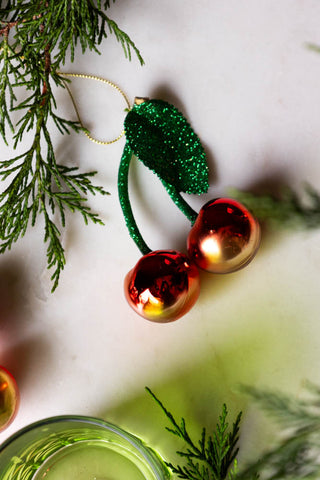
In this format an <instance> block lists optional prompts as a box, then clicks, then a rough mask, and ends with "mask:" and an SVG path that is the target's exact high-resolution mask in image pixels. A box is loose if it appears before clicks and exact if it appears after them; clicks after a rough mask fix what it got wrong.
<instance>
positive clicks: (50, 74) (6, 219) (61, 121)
mask: <svg viewBox="0 0 320 480" xmlns="http://www.w3.org/2000/svg"><path fill="white" fill-rule="evenodd" d="M2 4H3V2H2ZM110 4H111V1H109V0H105V1H101V0H55V1H54V2H53V1H52V0H33V1H27V0H7V1H6V3H5V6H2V5H1V7H0V18H1V20H0V37H2V39H1V42H0V62H1V64H2V70H1V72H0V134H1V135H2V137H3V139H4V140H5V142H7V138H6V130H7V129H8V127H9V128H10V129H11V131H13V130H14V127H13V123H12V118H11V113H12V112H18V113H20V114H21V116H20V119H19V121H18V122H17V124H16V127H15V131H13V148H14V149H15V148H16V147H17V145H18V144H19V143H20V142H21V141H23V139H24V137H25V134H26V133H27V132H32V133H33V135H34V137H33V141H32V144H31V146H30V147H29V148H27V150H26V151H25V152H24V153H23V154H20V155H17V156H15V157H13V158H11V159H9V160H5V161H3V162H1V163H0V179H2V180H6V181H7V186H6V188H5V189H4V191H3V192H2V193H0V240H1V244H0V253H4V252H5V251H6V250H7V249H10V248H11V247H12V245H13V243H14V242H16V241H17V240H18V239H19V238H21V237H22V236H23V235H24V234H25V232H26V230H27V228H28V225H31V226H34V225H35V223H36V220H37V217H38V216H39V215H42V216H43V217H44V222H45V233H44V240H45V242H46V243H47V261H48V268H50V269H53V275H52V280H53V290H54V289H55V288H56V286H57V284H58V281H59V277H60V273H61V271H62V269H63V268H64V265H65V256H64V250H63V247H62V245H61V241H60V237H61V234H60V230H59V228H58V227H57V225H56V224H55V222H54V219H53V215H54V214H55V212H58V214H59V216H60V221H61V225H62V227H64V226H65V222H66V215H65V212H66V210H69V211H71V212H76V211H77V212H79V213H80V214H81V215H82V217H83V219H84V221H85V223H88V222H89V221H92V222H94V223H97V224H102V221H101V220H100V219H99V217H98V215H97V214H95V213H93V212H92V211H91V209H90V207H89V206H88V205H87V204H86V202H87V195H88V194H93V195H95V194H96V193H99V194H103V195H104V194H106V192H105V191H104V189H103V188H102V187H98V186H95V185H93V184H92V177H93V176H94V175H95V172H87V173H79V172H78V171H77V170H78V169H77V167H72V168H70V167H67V166H65V165H59V164H58V163H57V160H56V157H55V153H54V147H53V145H52V141H51V135H50V132H49V130H48V125H49V121H50V120H51V121H52V122H53V124H54V125H55V127H56V128H57V129H58V130H59V131H60V133H61V134H66V133H67V134H69V133H70V132H71V131H75V132H79V131H80V130H83V128H82V127H81V125H80V124H79V123H78V122H74V121H71V120H69V119H65V118H62V117H61V116H59V115H58V114H57V112H56V107H57V105H56V101H55V97H54V95H53V92H52V88H51V83H53V84H55V85H56V86H57V87H63V88H65V85H64V82H63V81H62V80H61V77H60V76H59V74H58V73H57V72H58V71H59V70H60V66H61V64H63V63H64V62H65V61H66V59H67V57H68V56H69V58H70V59H71V61H73V60H74V56H75V51H76V47H77V45H78V44H80V46H81V50H82V53H85V51H86V50H87V49H89V50H93V51H95V52H97V53H99V51H98V46H99V45H100V44H101V42H102V40H103V39H104V38H105V37H107V35H108V34H109V33H112V34H114V35H115V36H116V38H117V40H118V41H119V42H120V44H121V45H122V47H123V49H124V51H125V54H126V56H127V57H128V58H131V50H133V51H134V52H135V53H136V55H137V56H138V59H139V61H140V63H141V64H142V63H143V60H142V58H141V55H140V52H139V50H138V49H137V48H136V46H135V45H134V43H133V42H132V40H131V39H130V38H129V37H128V36H127V35H126V34H125V33H124V32H123V31H122V30H121V29H120V28H119V27H118V25H117V24H116V23H115V22H113V21H112V20H111V19H109V17H107V16H106V14H105V13H104V11H103V9H107V8H109V7H110ZM107 28H108V29H109V31H108V32H107ZM21 87H22V88H23V89H24V90H25V92H26V98H24V99H23V100H21V101H19V102H18V101H17V99H16V96H15V89H16V88H21Z"/></svg>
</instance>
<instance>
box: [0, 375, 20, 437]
mask: <svg viewBox="0 0 320 480" xmlns="http://www.w3.org/2000/svg"><path fill="white" fill-rule="evenodd" d="M18 406H19V391H18V387H17V383H16V381H15V379H14V378H13V376H12V375H11V373H10V372H8V370H6V369H5V368H4V367H0V431H2V430H4V429H5V428H7V427H8V426H9V425H10V423H11V422H12V421H13V419H14V417H15V416H16V413H17V410H18Z"/></svg>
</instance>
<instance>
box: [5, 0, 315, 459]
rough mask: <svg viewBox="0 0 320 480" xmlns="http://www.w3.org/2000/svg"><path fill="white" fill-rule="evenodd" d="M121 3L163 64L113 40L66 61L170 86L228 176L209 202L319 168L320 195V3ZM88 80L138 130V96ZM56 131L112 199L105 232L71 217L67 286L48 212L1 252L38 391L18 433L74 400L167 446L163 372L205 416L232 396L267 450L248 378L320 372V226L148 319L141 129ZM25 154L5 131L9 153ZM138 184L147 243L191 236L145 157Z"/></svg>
mask: <svg viewBox="0 0 320 480" xmlns="http://www.w3.org/2000/svg"><path fill="white" fill-rule="evenodd" d="M109 14H110V16H111V18H113V19H114V20H116V21H117V22H118V23H119V25H120V26H121V27H122V28H123V29H124V30H125V31H126V32H127V33H128V34H130V36H131V37H132V38H133V39H134V40H135V42H136V44H137V45H138V46H139V48H140V49H141V52H142V55H143V57H144V59H145V62H146V64H145V66H143V67H141V66H140V65H139V63H138V61H137V60H136V59H135V58H133V60H132V62H131V63H130V62H128V61H127V60H125V58H124V57H123V55H122V52H121V47H120V46H119V45H118V44H117V42H116V41H115V39H114V38H113V37H112V36H110V37H109V38H108V39H107V40H106V41H105V43H104V44H103V46H102V47H101V51H102V55H101V56H97V55H96V54H93V53H88V54H86V55H81V53H80V51H78V52H77V55H76V60H75V62H74V64H73V65H68V66H66V70H68V71H72V72H81V73H87V74H95V75H99V76H102V77H105V78H108V79H110V80H112V81H114V82H115V83H117V84H118V85H119V86H121V88H122V89H123V90H124V91H125V92H126V93H127V95H128V96H129V98H130V99H133V98H134V97H135V96H148V97H155V98H162V99H164V100H167V101H170V102H172V103H174V104H175V105H176V106H177V107H179V108H180V109H181V110H182V111H183V112H184V113H185V115H186V116H187V118H188V119H189V121H190V122H191V123H192V126H193V128H194V130H195V131H196V132H197V133H198V135H199V136H200V138H201V141H202V142H203V144H204V146H205V148H206V151H207V153H208V164H209V167H210V172H211V173H210V185H211V186H210V191H209V193H208V194H206V195H203V196H202V197H201V198H195V197H194V198H191V199H190V203H191V204H192V205H193V207H194V208H195V209H199V208H200V206H201V205H202V204H203V203H205V201H207V200H208V199H210V198H212V197H213V196H216V195H217V194H218V195H220V194H223V193H225V192H226V189H227V187H229V186H234V187H237V188H240V189H249V188H251V187H252V186H253V185H259V184H267V185H269V186H270V188H272V189H274V188H275V187H277V186H278V185H281V184H289V185H292V186H293V187H294V188H297V189H300V188H301V182H302V181H308V182H310V183H312V184H313V185H314V186H315V187H316V188H318V190H320V161H319V160H320V134H319V132H320V115H319V105H320V89H319V79H320V55H319V54H317V53H315V52H313V51H310V50H309V49H307V48H306V44H307V43H308V42H312V43H316V44H318V45H320V30H319V18H320V3H319V1H317V0H305V1H304V2H301V0H281V1H279V0H259V1H256V0H244V1H242V2H239V1H236V0H225V1H216V0H198V2H190V1H189V0H176V1H174V2H173V1H172V0H162V1H161V2H159V1H155V0H135V1H132V2H126V1H122V2H121V1H120V0H119V1H118V2H116V3H115V4H114V5H113V6H112V8H111V9H110V12H109ZM72 89H73V91H74V93H75V96H76V99H77V101H78V103H79V108H80V111H81V114H82V117H83V120H84V121H85V123H86V124H87V125H88V126H89V127H90V128H91V129H92V132H93V134H94V135H96V136H98V137H100V138H110V137H112V136H113V134H114V133H117V132H118V131H119V130H121V122H122V119H123V116H124V114H123V112H122V103H121V102H122V100H121V97H120V96H118V95H117V94H116V93H115V92H114V91H113V90H112V89H111V88H109V87H107V86H105V85H101V84H98V83H97V82H93V81H89V80H75V81H74V82H73V84H72ZM57 99H58V103H59V108H60V112H61V113H62V114H65V115H70V116H74V113H73V110H72V106H71V104H70V102H69V99H68V97H67V94H66V93H65V92H61V91H59V92H57ZM29 141H30V138H29V139H27V138H26V141H25V145H23V146H20V147H19V150H20V149H21V150H23V149H24V148H26V146H27V145H28V144H29V143H28V142H29ZM54 142H55V148H56V153H57V158H58V161H59V162H61V163H64V162H65V163H67V164H72V165H78V166H79V168H80V169H81V170H82V171H87V170H91V169H94V170H97V171H98V174H97V176H96V183H97V184H100V185H103V186H104V187H105V188H106V189H107V190H108V191H109V192H110V193H111V195H110V196H109V197H93V198H92V197H91V198H90V199H89V202H90V205H91V206H92V208H93V209H94V210H95V211H97V212H98V213H99V214H100V216H101V218H102V219H103V221H104V222H105V226H104V227H101V226H94V225H89V226H85V225H84V224H83V222H82V219H81V218H80V216H79V215H76V214H74V215H73V214H72V215H68V216H67V226H66V228H65V230H64V232H63V245H64V247H65V253H66V259H67V265H66V267H65V270H64V272H63V274H62V276H61V280H60V285H59V287H58V289H57V290H56V291H55V292H54V294H51V293H50V288H51V285H50V280H49V275H48V273H47V271H46V256H45V248H44V246H43V225H42V222H41V221H39V222H38V223H37V225H36V227H35V228H33V229H32V230H31V231H29V232H28V233H27V235H26V236H25V238H24V239H23V240H21V241H19V242H18V243H17V244H16V245H15V246H14V248H13V249H12V251H10V252H8V253H6V254H4V255H3V256H2V257H1V258H0V294H1V297H0V298H1V301H0V304H1V305H2V307H1V309H0V311H1V319H0V362H1V364H2V365H4V366H6V367H7V368H8V369H10V370H11V371H12V372H13V374H14V375H15V376H16V378H17V381H18V383H19V386H20V391H21V406H20V410H19V413H18V415H17V417H16V419H15V421H14V422H13V423H12V425H11V426H10V427H9V428H8V429H7V430H6V431H4V432H3V433H1V434H0V442H1V441H3V440H5V439H6V438H7V437H8V436H9V435H10V434H12V433H13V432H15V431H16V430H18V429H19V428H20V427H22V426H25V425H26V424H28V423H30V422H32V421H35V420H38V419H40V418H43V417H47V416H52V415H60V414H73V413H74V414H84V415H92V416H100V417H103V418H105V419H109V420H111V421H114V422H117V423H118V424H119V425H122V426H124V427H128V428H129V429H131V430H132V431H134V432H135V433H137V434H140V435H142V436H144V437H146V438H147V439H148V440H149V442H150V443H152V445H153V446H160V448H162V446H163V445H162V446H161V445H158V444H160V443H161V442H160V441H159V438H160V437H161V435H160V433H159V432H160V431H161V432H162V428H163V424H162V423H161V421H162V420H163V419H162V417H161V415H159V414H158V410H157V407H156V406H155V405H153V403H152V402H151V400H150V399H149V397H147V394H146V393H145V392H144V386H145V385H148V386H150V387H151V388H152V389H154V390H155V391H156V392H158V393H159V394H160V395H161V398H162V400H163V401H164V402H166V401H167V403H168V406H169V407H170V406H171V407H172V409H173V410H174V411H175V412H176V413H177V415H179V414H181V415H185V416H186V417H189V418H190V419H191V420H190V421H191V422H194V425H196V424H197V423H199V424H200V423H201V422H202V423H203V422H206V423H207V424H209V425H211V424H213V423H214V422H215V419H216V413H217V411H218V410H219V408H220V406H221V403H222V402H223V401H226V402H227V403H228V404H229V405H230V410H231V411H232V412H234V411H235V410H236V409H237V408H244V409H245V412H246V415H245V419H244V422H245V423H244V428H243V431H244V434H243V437H242V440H243V445H244V449H247V450H248V449H250V448H251V447H252V446H253V443H254V442H253V439H255V441H256V439H257V438H259V434H258V433H257V432H258V431H259V429H260V428H261V425H260V424H259V422H257V421H256V416H254V415H253V414H252V410H251V408H250V406H247V405H246V400H244V399H243V398H242V396H241V395H239V394H238V393H237V390H236V387H237V385H238V384H239V383H243V382H245V383H252V384H255V385H258V386H271V387H277V388H278V387H282V388H283V389H284V390H285V391H289V392H292V394H294V395H299V394H300V392H301V388H302V385H303V381H304V380H305V379H313V380H314V381H320V378H319V377H320V375H319V354H320V335H319V333H320V328H319V323H318V322H319V306H320V303H319V271H320V248H319V240H320V229H319V230H314V231H309V232H306V231H302V232H292V231H291V232H284V233H281V234H279V233H273V234H270V235H268V236H267V237H263V239H262V246H261V249H260V251H259V253H258V255H257V257H256V259H255V261H254V262H253V263H251V264H250V266H248V267H247V268H246V269H244V270H242V271H240V272H238V273H236V274H233V275H230V276H228V277H218V278H217V277H213V276H208V275H203V284H202V290H201V295H200V299H199V301H198V303H197V304H196V306H195V307H194V308H193V309H192V311H191V312H190V313H189V314H187V315H186V316H185V317H183V318H182V319H180V320H179V321H177V322H175V323H172V324H165V325H158V324H154V323H151V322H148V321H144V320H143V319H142V318H140V317H138V316H137V315H136V314H135V313H134V312H133V311H131V310H130V309H129V307H128V306H127V304H126V301H125V299H124V296H123V291H122V289H123V286H122V285H123V279H124V276H125V274H126V273H127V271H128V270H130V269H131V268H132V267H133V265H134V264H135V263H136V262H137V260H138V259H139V256H140V254H139V251H138V250H137V248H136V246H135V245H134V243H133V241H132V240H131V239H130V237H129V235H128V234H127V231H126V227H125V224H124V220H123V218H122V214H121V210H120V206H119V202H118V198H117V169H118V164H119V160H120V157H121V152H122V149H123V146H124V139H122V140H121V141H119V142H118V143H116V144H114V145H112V146H109V147H102V146H99V145H95V144H93V143H91V142H89V141H88V140H87V138H86V137H85V136H84V135H76V134H73V135H71V136H70V137H61V136H60V135H54ZM12 154H13V151H12V149H11V148H10V147H9V148H7V147H5V146H4V144H3V143H1V151H0V157H1V159H5V158H8V157H10V156H11V155H12ZM131 189H132V193H131V199H132V205H133V209H134V212H135V215H136V218H137V222H138V224H139V226H140V229H141V231H142V233H143V235H144V237H145V239H146V241H147V243H148V244H149V245H150V246H151V247H152V248H153V249H158V248H177V249H179V248H180V249H181V248H184V245H185V238H186V236H187V233H188V230H189V224H188V222H187V221H186V219H185V218H184V217H183V215H182V214H181V213H180V212H179V211H178V210H177V208H176V207H175V206H174V205H173V203H172V202H171V200H170V199H169V197H168V196H167V194H166V192H165V191H164V189H163V187H162V186H161V185H160V182H159V181H158V180H157V178H156V177H155V176H154V175H152V174H151V173H150V172H148V171H147V170H146V169H145V168H144V167H143V166H142V165H136V166H135V167H134V168H133V169H132V172H131ZM155 412H156V413H155ZM155 419H157V421H158V420H159V422H158V424H157V422H156V421H155ZM160 419H161V420H160ZM251 431H252V432H255V433H252V434H251V435H250V433H251Z"/></svg>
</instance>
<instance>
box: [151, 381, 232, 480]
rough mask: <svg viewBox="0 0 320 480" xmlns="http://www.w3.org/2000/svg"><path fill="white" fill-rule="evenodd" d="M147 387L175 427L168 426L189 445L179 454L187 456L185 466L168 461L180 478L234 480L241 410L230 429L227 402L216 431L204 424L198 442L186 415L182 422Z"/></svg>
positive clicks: (190, 479) (183, 456) (178, 452)
mask: <svg viewBox="0 0 320 480" xmlns="http://www.w3.org/2000/svg"><path fill="white" fill-rule="evenodd" d="M146 390H147V391H148V392H149V393H150V395H151V396H152V397H153V399H154V400H155V401H156V402H157V404H158V405H159V406H160V407H161V409H162V410H163V412H164V413H165V415H166V416H167V418H168V420H169V421H170V423H171V425H172V427H167V430H168V431H169V432H170V433H172V434H173V435H176V436H177V437H179V438H180V439H181V440H183V441H184V442H185V443H186V445H187V449H186V451H180V450H178V451H177V454H178V455H179V456H180V457H182V458H184V459H185V464H184V465H183V466H181V465H177V466H175V465H173V464H172V463H167V465H168V467H169V468H170V469H171V470H172V472H173V473H174V474H176V475H177V476H178V477H179V478H183V479H188V480H224V479H229V480H233V479H235V478H236V475H237V461H236V456H237V453H238V447H237V443H238V439H239V437H238V433H239V425H240V421H241V413H239V415H238V416H237V418H236V421H235V422H234V423H233V425H232V428H231V430H230V431H229V429H228V426H229V425H228V422H227V414H228V411H227V407H226V405H223V408H222V413H221V415H220V417H219V421H218V423H217V427H216V431H215V432H213V434H212V435H207V432H206V429H205V428H203V429H202V433H201V437H200V439H199V441H198V442H194V441H193V440H192V439H191V437H190V435H189V433H188V431H187V429H186V424H185V420H184V418H182V419H181V422H180V424H178V423H177V422H176V420H175V418H174V417H173V415H172V413H170V412H169V411H168V410H167V409H166V408H165V407H164V405H163V404H162V403H161V401H160V400H159V399H158V398H157V397H156V396H155V394H154V393H153V392H152V391H151V390H150V389H149V388H146Z"/></svg>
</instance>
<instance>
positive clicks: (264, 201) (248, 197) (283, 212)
mask: <svg viewBox="0 0 320 480" xmlns="http://www.w3.org/2000/svg"><path fill="white" fill-rule="evenodd" d="M229 193H230V195H232V196H233V197H234V198H236V199H237V200H239V201H240V202H242V203H243V204H244V205H246V207H247V208H248V209H249V210H250V211H251V212H252V213H253V214H254V215H255V216H256V217H257V218H258V219H259V220H262V221H266V222H268V223H270V224H275V225H277V226H278V227H298V228H318V227H319V225H320V195H319V193H317V192H316V190H314V189H313V187H311V186H310V185H306V186H305V192H304V193H305V197H306V199H305V201H304V202H302V200H300V199H299V198H298V196H297V195H296V194H295V193H294V192H293V190H291V189H289V188H287V189H285V190H284V191H283V193H282V196H281V197H280V198H275V197H273V196H271V195H256V194H254V193H250V192H241V191H239V190H237V189H234V188H232V189H229Z"/></svg>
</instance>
